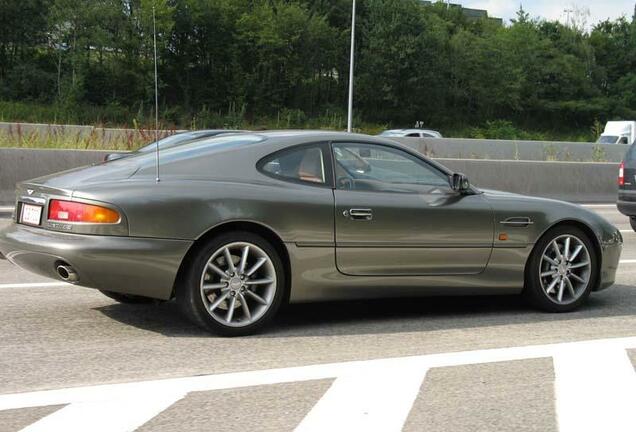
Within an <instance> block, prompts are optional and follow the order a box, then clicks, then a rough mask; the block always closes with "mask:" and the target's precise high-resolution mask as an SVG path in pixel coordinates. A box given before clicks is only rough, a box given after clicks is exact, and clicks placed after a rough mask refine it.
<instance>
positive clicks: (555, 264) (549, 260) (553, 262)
mask: <svg viewBox="0 0 636 432" xmlns="http://www.w3.org/2000/svg"><path fill="white" fill-rule="evenodd" d="M543 259H544V260H546V261H547V262H549V263H550V264H552V265H553V266H558V265H559V263H558V262H556V261H555V260H553V259H552V258H550V257H549V256H547V255H543Z"/></svg>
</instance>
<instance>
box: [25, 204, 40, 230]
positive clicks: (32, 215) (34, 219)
mask: <svg viewBox="0 0 636 432" xmlns="http://www.w3.org/2000/svg"><path fill="white" fill-rule="evenodd" d="M41 219H42V207H40V206H35V205H30V204H22V213H21V214H20V222H21V223H23V224H27V225H40V220H41Z"/></svg>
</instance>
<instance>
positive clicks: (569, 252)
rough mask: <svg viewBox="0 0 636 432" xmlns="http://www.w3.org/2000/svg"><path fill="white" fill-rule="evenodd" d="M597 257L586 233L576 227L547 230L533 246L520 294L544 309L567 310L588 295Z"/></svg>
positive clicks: (594, 279) (596, 271) (595, 277)
mask: <svg viewBox="0 0 636 432" xmlns="http://www.w3.org/2000/svg"><path fill="white" fill-rule="evenodd" d="M598 263H599V260H598V258H597V257H596V253H595V251H594V247H593V245H592V242H591V240H590V238H589V236H588V235H587V234H586V233H584V232H583V231H582V230H580V229H579V228H576V227H570V226H560V227H556V228H553V229H551V230H550V231H548V232H547V233H546V234H545V235H544V236H543V237H542V238H541V239H540V240H539V241H538V242H537V244H536V245H535V248H534V251H533V253H532V256H531V257H530V261H529V263H528V267H527V272H526V287H525V289H524V295H525V296H526V298H527V299H528V300H529V301H530V302H531V303H532V304H534V305H535V306H537V307H538V308H540V309H542V310H545V311H548V312H569V311H572V310H574V309H576V308H578V307H579V306H580V305H581V304H582V303H583V302H585V300H586V299H587V298H588V297H589V295H590V293H591V291H592V288H593V284H594V283H595V281H596V279H597V276H598V271H599V269H598V265H599V264H598Z"/></svg>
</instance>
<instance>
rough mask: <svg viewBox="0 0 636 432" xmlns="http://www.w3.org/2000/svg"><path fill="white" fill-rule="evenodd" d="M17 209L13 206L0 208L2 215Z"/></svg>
mask: <svg viewBox="0 0 636 432" xmlns="http://www.w3.org/2000/svg"><path fill="white" fill-rule="evenodd" d="M14 209H15V207H13V206H11V207H4V206H0V213H10V212H12V211H13V210H14Z"/></svg>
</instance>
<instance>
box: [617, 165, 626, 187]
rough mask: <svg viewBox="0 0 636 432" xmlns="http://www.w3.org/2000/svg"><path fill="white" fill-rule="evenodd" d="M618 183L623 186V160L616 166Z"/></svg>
mask: <svg viewBox="0 0 636 432" xmlns="http://www.w3.org/2000/svg"><path fill="white" fill-rule="evenodd" d="M618 185H619V186H625V162H621V164H620V165H619V166H618Z"/></svg>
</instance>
